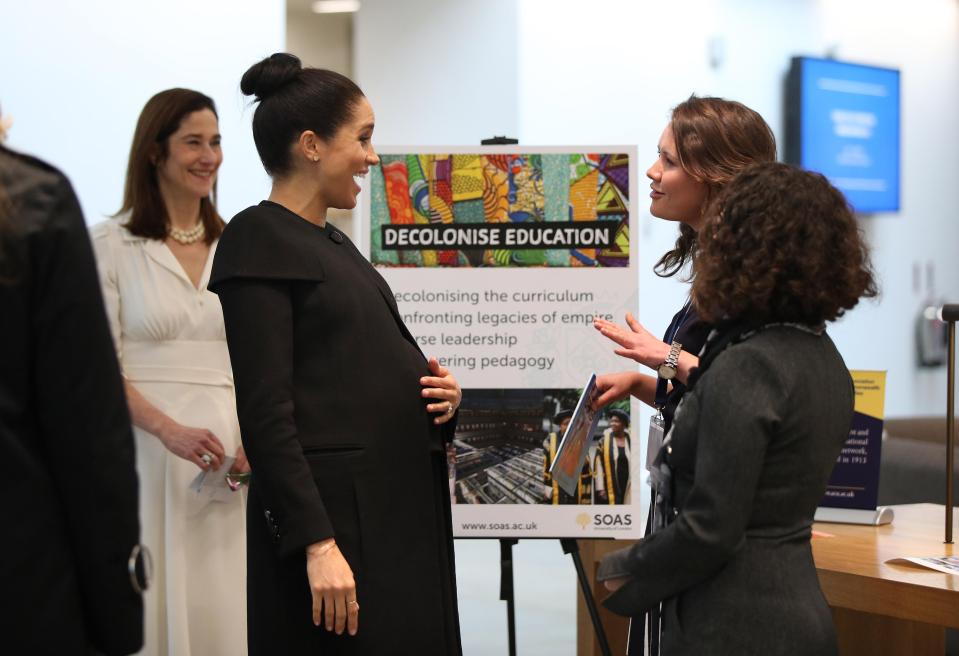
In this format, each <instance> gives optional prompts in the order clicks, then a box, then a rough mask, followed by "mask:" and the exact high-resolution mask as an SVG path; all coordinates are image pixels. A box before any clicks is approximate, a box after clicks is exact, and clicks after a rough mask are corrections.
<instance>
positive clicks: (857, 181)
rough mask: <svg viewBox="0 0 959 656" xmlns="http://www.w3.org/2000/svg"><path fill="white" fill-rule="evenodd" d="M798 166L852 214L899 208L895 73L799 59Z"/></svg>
mask: <svg viewBox="0 0 959 656" xmlns="http://www.w3.org/2000/svg"><path fill="white" fill-rule="evenodd" d="M798 61H799V65H800V66H801V67H802V75H801V91H800V98H801V103H802V106H801V108H800V109H801V111H800V117H801V118H800V121H801V125H800V135H801V164H802V166H803V167H804V168H806V169H809V170H812V171H818V172H820V173H822V174H823V175H825V176H826V177H827V178H829V180H830V182H832V183H833V184H834V185H835V186H836V187H837V188H838V189H840V190H841V191H842V192H843V193H844V194H845V195H846V198H847V199H848V200H849V203H850V204H851V205H852V206H853V208H854V209H855V210H856V211H857V212H883V211H894V210H898V209H899V71H897V70H892V69H887V68H875V67H872V66H860V65H857V64H848V63H844V62H838V61H832V60H826V59H812V58H807V57H803V58H799V60H798Z"/></svg>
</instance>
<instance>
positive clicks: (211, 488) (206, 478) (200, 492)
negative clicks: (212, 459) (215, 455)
mask: <svg viewBox="0 0 959 656" xmlns="http://www.w3.org/2000/svg"><path fill="white" fill-rule="evenodd" d="M235 460H236V458H234V457H232V456H224V458H223V463H222V464H221V465H220V468H219V469H215V470H212V471H209V470H208V471H201V472H200V473H199V474H197V477H196V478H194V479H193V482H192V483H190V491H191V492H193V493H194V494H195V495H196V496H197V498H199V499H207V500H209V501H222V502H224V503H226V502H229V501H232V500H233V498H234V496H235V495H236V492H234V491H233V490H231V489H230V486H229V485H227V482H226V475H227V473H229V471H230V468H231V467H233V463H234V461H235Z"/></svg>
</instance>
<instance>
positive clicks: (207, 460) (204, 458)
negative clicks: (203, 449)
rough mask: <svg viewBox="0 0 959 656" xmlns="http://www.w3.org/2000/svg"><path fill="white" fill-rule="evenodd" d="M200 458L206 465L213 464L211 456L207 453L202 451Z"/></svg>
mask: <svg viewBox="0 0 959 656" xmlns="http://www.w3.org/2000/svg"><path fill="white" fill-rule="evenodd" d="M200 460H202V461H203V464H204V465H206V466H207V467H209V466H210V465H211V464H213V456H211V455H210V454H209V453H204V454H203V455H202V456H200Z"/></svg>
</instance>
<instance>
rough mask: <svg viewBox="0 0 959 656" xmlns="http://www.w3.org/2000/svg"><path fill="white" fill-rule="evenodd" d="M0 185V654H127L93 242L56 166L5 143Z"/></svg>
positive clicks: (119, 488) (109, 357)
mask: <svg viewBox="0 0 959 656" xmlns="http://www.w3.org/2000/svg"><path fill="white" fill-rule="evenodd" d="M0 189H2V190H3V194H2V195H3V196H4V198H2V199H0V213H2V214H3V215H4V218H2V219H0V504H2V509H0V513H2V516H3V524H4V529H3V539H2V540H0V608H2V609H3V612H2V613H0V644H2V645H3V647H2V649H0V650H2V651H4V653H10V654H85V653H88V651H89V650H90V649H96V650H98V651H100V652H102V653H106V654H128V653H131V652H134V651H136V650H138V649H139V648H140V645H141V644H142V642H143V606H142V602H141V600H140V597H139V595H138V594H137V593H136V592H134V590H133V587H132V585H131V582H130V577H129V574H128V572H127V560H128V558H129V556H130V554H131V550H132V549H133V547H134V545H136V544H137V542H138V541H139V534H140V527H139V523H138V520H137V479H136V472H135V469H134V446H133V435H132V433H131V430H130V417H129V414H128V413H127V407H126V399H125V398H124V394H123V387H122V384H121V380H120V371H119V367H118V365H117V358H116V353H115V352H114V350H113V342H112V341H111V339H110V329H109V327H108V326H107V319H106V313H105V311H104V309H103V299H102V297H101V295H100V284H99V281H98V280H97V273H96V267H95V264H94V260H93V251H92V249H91V247H90V239H89V237H88V235H87V229H86V225H85V224H84V221H83V217H82V215H81V212H80V207H79V205H78V203H77V199H76V196H75V195H74V193H73V189H72V188H71V187H70V183H69V182H68V181H67V179H66V178H65V177H64V176H63V175H62V174H61V173H60V172H59V171H57V170H55V169H53V168H51V167H49V166H48V165H46V164H44V163H42V162H40V161H38V160H35V159H32V158H28V157H25V156H22V155H18V154H16V153H13V152H11V151H9V150H6V149H4V148H2V147H0ZM8 650H9V651H8Z"/></svg>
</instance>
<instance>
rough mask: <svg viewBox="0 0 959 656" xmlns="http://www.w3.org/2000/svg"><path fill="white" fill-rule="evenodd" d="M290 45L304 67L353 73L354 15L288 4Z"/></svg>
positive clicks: (287, 34)
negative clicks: (325, 11)
mask: <svg viewBox="0 0 959 656" xmlns="http://www.w3.org/2000/svg"><path fill="white" fill-rule="evenodd" d="M286 47H287V52H291V53H293V54H294V55H296V56H297V57H299V58H300V60H302V62H303V65H304V66H312V67H313V68H326V69H329V70H331V71H336V72H337V73H342V74H343V75H345V76H347V77H352V76H353V14H349V13H342V14H315V13H313V12H311V11H306V10H304V9H301V8H298V7H297V8H294V7H293V6H289V7H287V13H286Z"/></svg>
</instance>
